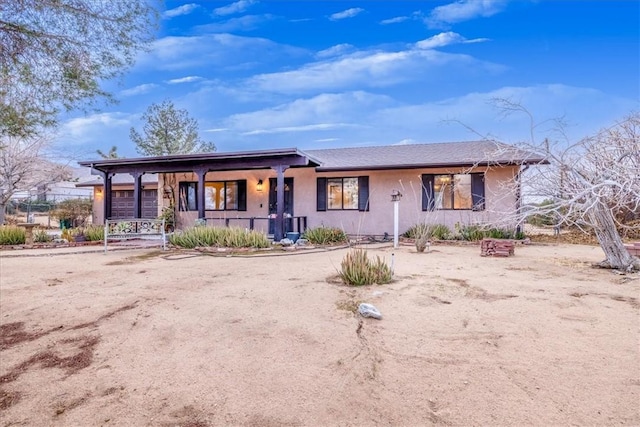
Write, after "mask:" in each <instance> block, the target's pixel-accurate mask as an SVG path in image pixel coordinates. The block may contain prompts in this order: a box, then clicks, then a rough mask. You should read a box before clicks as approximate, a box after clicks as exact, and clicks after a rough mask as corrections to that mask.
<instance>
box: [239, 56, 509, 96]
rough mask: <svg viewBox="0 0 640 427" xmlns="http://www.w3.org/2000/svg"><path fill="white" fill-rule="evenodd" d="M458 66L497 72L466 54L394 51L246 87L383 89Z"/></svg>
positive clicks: (310, 67) (322, 64)
mask: <svg viewBox="0 0 640 427" xmlns="http://www.w3.org/2000/svg"><path fill="white" fill-rule="evenodd" d="M460 64H463V65H465V69H467V70H469V69H470V66H473V67H474V70H475V72H477V71H479V70H482V69H489V70H491V71H492V72H493V71H496V70H499V69H500V67H499V66H496V65H495V64H490V63H486V62H481V61H478V60H476V59H474V58H473V57H471V56H468V55H462V54H452V53H444V52H439V51H436V50H424V49H414V48H411V49H408V50H404V51H397V52H384V51H383V52H380V51H369V52H358V53H355V54H352V55H347V56H341V57H338V58H335V59H332V60H326V61H319V62H314V63H309V64H307V65H305V66H303V67H300V68H298V69H296V70H291V71H284V72H279V73H269V74H259V75H256V76H254V77H252V78H251V79H250V80H249V81H248V86H249V87H253V88H255V89H257V90H263V91H266V92H274V93H275V92H280V93H309V92H313V91H316V90H336V89H345V88H350V89H353V88H362V87H386V86H392V85H396V84H400V83H404V82H408V81H415V80H417V79H424V78H425V75H428V74H429V73H443V72H450V71H451V68H455V67H456V66H458V65H460Z"/></svg>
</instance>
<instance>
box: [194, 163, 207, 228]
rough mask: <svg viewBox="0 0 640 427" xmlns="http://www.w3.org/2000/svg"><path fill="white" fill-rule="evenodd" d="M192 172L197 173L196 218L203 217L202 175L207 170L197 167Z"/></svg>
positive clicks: (203, 175)
mask: <svg viewBox="0 0 640 427" xmlns="http://www.w3.org/2000/svg"><path fill="white" fill-rule="evenodd" d="M194 172H195V173H196V174H197V175H198V195H197V198H198V219H204V218H205V213H204V177H205V175H206V174H207V172H208V171H207V169H206V168H199V169H196V170H195V171H194Z"/></svg>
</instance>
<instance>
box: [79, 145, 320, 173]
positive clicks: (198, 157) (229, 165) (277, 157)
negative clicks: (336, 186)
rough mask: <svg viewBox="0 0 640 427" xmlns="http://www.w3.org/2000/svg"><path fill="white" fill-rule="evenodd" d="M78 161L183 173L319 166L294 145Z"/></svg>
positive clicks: (115, 169) (109, 168) (114, 169)
mask: <svg viewBox="0 0 640 427" xmlns="http://www.w3.org/2000/svg"><path fill="white" fill-rule="evenodd" d="M78 164H79V165H80V166H86V167H91V168H92V169H95V170H98V171H101V172H107V173H128V172H145V173H162V172H186V171H193V170H196V169H199V168H202V169H206V170H209V171H224V170H243V169H269V168H271V167H274V166H279V165H286V166H289V167H314V166H319V165H320V163H319V161H318V160H316V159H315V158H314V157H312V156H311V155H309V154H307V153H304V152H302V151H300V150H298V149H297V148H284V149H274V150H259V151H235V152H226V153H216V152H214V153H196V154H172V155H169V156H154V157H132V158H122V159H102V160H88V161H82V162H78Z"/></svg>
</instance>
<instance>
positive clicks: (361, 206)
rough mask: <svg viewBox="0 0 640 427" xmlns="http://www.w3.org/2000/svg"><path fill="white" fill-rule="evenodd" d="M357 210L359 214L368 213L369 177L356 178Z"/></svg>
mask: <svg viewBox="0 0 640 427" xmlns="http://www.w3.org/2000/svg"><path fill="white" fill-rule="evenodd" d="M358 210H359V211H360V212H368V211H369V177H368V176H359V177H358Z"/></svg>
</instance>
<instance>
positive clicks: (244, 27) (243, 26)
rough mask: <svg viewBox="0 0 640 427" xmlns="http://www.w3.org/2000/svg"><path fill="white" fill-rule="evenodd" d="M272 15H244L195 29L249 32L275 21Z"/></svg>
mask: <svg viewBox="0 0 640 427" xmlns="http://www.w3.org/2000/svg"><path fill="white" fill-rule="evenodd" d="M275 18H276V17H275V16H274V15H270V14H264V15H245V16H240V17H238V18H231V19H228V20H226V21H221V22H213V23H211V24H205V25H199V26H197V27H196V28H195V29H196V30H197V31H199V32H215V33H232V32H235V31H249V30H253V29H255V28H258V26H259V25H260V24H262V23H264V22H267V21H271V20H273V19H275Z"/></svg>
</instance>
